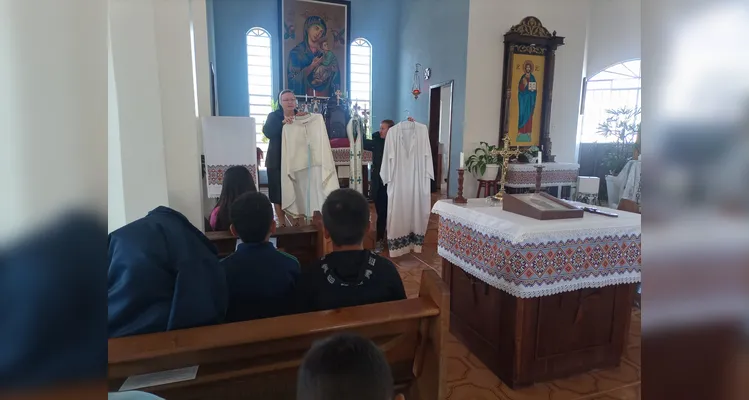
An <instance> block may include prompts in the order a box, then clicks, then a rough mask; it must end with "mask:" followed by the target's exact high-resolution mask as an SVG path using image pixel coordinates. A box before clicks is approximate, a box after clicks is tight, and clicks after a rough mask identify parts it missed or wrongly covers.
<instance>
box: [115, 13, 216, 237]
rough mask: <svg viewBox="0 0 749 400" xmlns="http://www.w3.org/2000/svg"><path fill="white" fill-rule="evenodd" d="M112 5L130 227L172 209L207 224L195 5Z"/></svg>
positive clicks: (118, 99) (120, 150) (193, 221)
mask: <svg viewBox="0 0 749 400" xmlns="http://www.w3.org/2000/svg"><path fill="white" fill-rule="evenodd" d="M109 5H110V8H109V18H110V29H111V43H112V61H113V70H114V80H115V84H116V88H117V114H118V115H119V126H118V128H119V152H120V156H121V171H122V192H123V194H124V209H125V222H131V221H133V220H135V219H138V218H141V217H143V216H144V215H145V214H146V213H147V212H148V211H150V210H151V209H153V208H155V207H157V206H159V205H167V206H170V207H172V208H174V209H175V210H177V211H179V212H181V213H183V214H184V215H185V216H186V217H187V218H188V219H189V220H190V222H192V223H193V224H194V225H195V226H197V227H202V226H203V213H202V210H201V190H200V152H199V142H198V140H199V138H198V130H197V119H196V116H195V94H194V93H195V92H194V81H193V68H192V50H191V37H190V5H189V3H188V2H180V1H166V2H164V1H159V0H141V1H129V0H112V1H110V3H109ZM134 26H137V27H138V29H133V27H134ZM112 228H113V227H110V229H112Z"/></svg>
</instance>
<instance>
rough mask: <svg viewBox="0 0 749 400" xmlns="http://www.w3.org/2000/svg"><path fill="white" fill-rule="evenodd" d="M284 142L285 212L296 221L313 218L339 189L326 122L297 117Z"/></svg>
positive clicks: (315, 116) (319, 118) (310, 116)
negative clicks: (297, 219) (300, 218)
mask: <svg viewBox="0 0 749 400" xmlns="http://www.w3.org/2000/svg"><path fill="white" fill-rule="evenodd" d="M281 139H282V144H281V148H282V154H283V159H282V160H281V199H282V203H281V205H282V208H283V210H284V212H286V213H288V214H290V215H291V216H293V217H294V218H299V217H302V216H305V217H307V218H311V217H312V215H313V214H314V212H315V211H320V210H321V209H322V204H323V202H325V199H326V198H327V197H328V195H329V194H330V193H331V192H333V191H334V190H336V189H338V188H339V185H338V175H337V174H336V170H335V162H334V161H333V152H332V150H331V149H330V139H329V138H328V132H327V130H326V129H325V121H324V120H323V117H322V115H320V114H306V115H304V116H296V117H295V118H294V122H293V123H291V124H286V125H284V127H283V133H282V137H281Z"/></svg>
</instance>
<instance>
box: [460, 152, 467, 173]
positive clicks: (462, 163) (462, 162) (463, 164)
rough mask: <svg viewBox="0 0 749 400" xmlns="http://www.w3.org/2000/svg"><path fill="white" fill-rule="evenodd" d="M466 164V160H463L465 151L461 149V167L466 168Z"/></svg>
mask: <svg viewBox="0 0 749 400" xmlns="http://www.w3.org/2000/svg"><path fill="white" fill-rule="evenodd" d="M465 165H466V164H465V162H464V160H463V152H462V151H461V152H460V169H463V168H465Z"/></svg>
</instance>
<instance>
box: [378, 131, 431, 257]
mask: <svg viewBox="0 0 749 400" xmlns="http://www.w3.org/2000/svg"><path fill="white" fill-rule="evenodd" d="M380 177H381V178H382V183H383V184H384V185H387V193H388V218H387V236H388V250H389V252H390V256H391V257H399V256H402V255H405V254H408V253H409V252H410V251H412V250H413V251H415V252H417V253H420V252H421V247H422V246H423V245H424V236H425V234H426V230H427V224H428V223H429V214H430V210H431V190H430V189H431V180H432V179H434V166H433V165H432V151H431V147H430V145H429V131H428V129H427V126H426V125H424V124H420V123H418V122H413V121H405V122H401V123H399V124H397V125H395V126H394V127H392V128H390V129H389V130H388V134H387V137H386V138H385V151H384V153H383V156H382V167H381V169H380Z"/></svg>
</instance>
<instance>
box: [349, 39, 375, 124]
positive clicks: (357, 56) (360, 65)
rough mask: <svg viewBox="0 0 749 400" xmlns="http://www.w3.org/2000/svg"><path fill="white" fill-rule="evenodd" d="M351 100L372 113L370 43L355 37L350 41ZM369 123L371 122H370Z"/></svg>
mask: <svg viewBox="0 0 749 400" xmlns="http://www.w3.org/2000/svg"><path fill="white" fill-rule="evenodd" d="M350 65H351V100H352V101H354V102H357V103H359V107H361V108H362V109H367V110H370V115H372V113H371V110H372V44H371V43H369V41H368V40H367V39H364V38H357V39H356V40H354V41H353V42H351V61H350ZM370 125H371V124H370Z"/></svg>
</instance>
